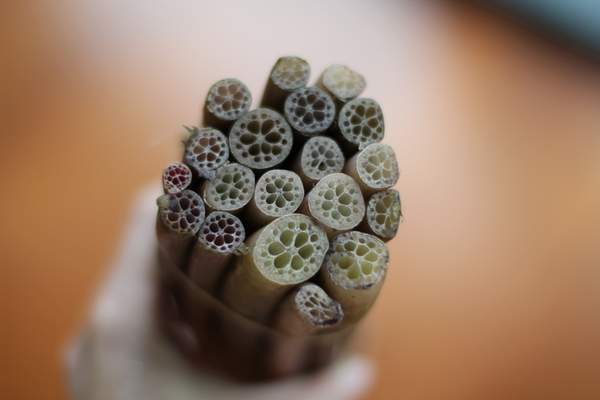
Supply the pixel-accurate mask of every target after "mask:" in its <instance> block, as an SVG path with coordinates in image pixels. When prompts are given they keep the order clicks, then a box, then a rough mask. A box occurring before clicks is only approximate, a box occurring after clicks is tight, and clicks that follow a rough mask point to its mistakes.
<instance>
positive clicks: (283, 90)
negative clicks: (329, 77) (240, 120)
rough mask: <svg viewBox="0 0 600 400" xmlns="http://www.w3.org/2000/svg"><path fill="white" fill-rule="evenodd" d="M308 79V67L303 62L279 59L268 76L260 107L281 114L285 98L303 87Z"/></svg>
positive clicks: (288, 58)
mask: <svg viewBox="0 0 600 400" xmlns="http://www.w3.org/2000/svg"><path fill="white" fill-rule="evenodd" d="M309 78H310V65H309V64H308V63H307V62H306V61H305V60H303V59H302V58H299V57H291V56H290V57H280V58H279V59H278V60H277V62H276V63H275V65H274V66H273V69H272V70H271V73H270V74H269V80H268V81H267V86H266V88H265V90H264V92H263V98H262V101H261V106H262V107H270V108H273V109H275V110H277V111H280V112H282V111H283V103H284V102H285V99H286V97H287V96H288V95H289V94H290V93H291V92H293V91H294V90H298V89H300V88H303V87H305V86H306V84H307V83H308V79H309Z"/></svg>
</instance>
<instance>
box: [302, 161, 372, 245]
mask: <svg viewBox="0 0 600 400" xmlns="http://www.w3.org/2000/svg"><path fill="white" fill-rule="evenodd" d="M300 209H301V211H302V212H303V213H305V214H306V215H309V216H311V217H313V218H314V219H315V220H316V221H317V222H318V223H319V225H320V226H321V227H322V228H323V230H324V231H325V232H326V233H327V236H328V237H330V238H332V237H334V236H336V235H338V234H339V233H341V232H345V231H348V230H350V229H353V228H354V227H356V226H357V225H358V224H359V223H360V222H361V221H362V219H363V217H364V215H365V202H364V199H363V196H362V193H361V191H360V187H359V186H358V184H357V183H356V182H355V181H354V179H352V178H351V177H350V176H348V175H346V174H342V173H335V174H330V175H327V176H325V177H324V178H323V179H321V180H320V181H319V182H318V183H317V184H316V185H315V187H314V188H313V189H312V190H311V191H310V192H309V193H308V195H306V197H305V198H304V201H303V203H302V206H301V208H300Z"/></svg>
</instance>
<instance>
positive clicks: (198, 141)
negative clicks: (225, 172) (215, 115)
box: [183, 128, 229, 177]
mask: <svg viewBox="0 0 600 400" xmlns="http://www.w3.org/2000/svg"><path fill="white" fill-rule="evenodd" d="M228 157H229V145H228V144H227V138H226V137H225V135H223V134H222V133H221V131H219V130H217V129H214V128H193V129H191V130H190V136H189V138H188V139H187V141H186V142H185V152H184V156H183V158H184V161H185V163H186V164H187V165H189V166H190V167H192V168H193V169H194V170H195V171H196V173H198V175H200V176H201V177H207V175H211V174H210V171H213V170H215V169H217V168H219V167H220V166H221V165H223V164H224V163H225V162H226V161H227V158H228Z"/></svg>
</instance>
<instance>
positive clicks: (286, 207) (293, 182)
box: [244, 169, 304, 227]
mask: <svg viewBox="0 0 600 400" xmlns="http://www.w3.org/2000/svg"><path fill="white" fill-rule="evenodd" d="M303 199H304V187H303V185H302V181H301V180H300V177H299V176H298V175H296V174H295V173H293V172H292V171H287V170H284V169H274V170H270V171H268V172H266V173H265V174H263V176H261V177H260V179H259V180H258V182H256V188H255V190H254V196H253V197H252V200H251V201H250V204H249V205H248V208H247V209H246V211H245V214H244V216H245V218H246V220H247V221H249V222H250V223H251V224H252V225H253V226H256V227H262V226H264V225H266V224H268V223H269V222H271V221H273V220H274V219H275V218H278V217H282V216H284V215H287V214H291V213H294V212H296V210H297V209H298V207H300V204H301V203H302V200H303Z"/></svg>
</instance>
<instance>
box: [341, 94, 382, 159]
mask: <svg viewBox="0 0 600 400" xmlns="http://www.w3.org/2000/svg"><path fill="white" fill-rule="evenodd" d="M338 125H339V127H340V131H341V133H342V135H343V136H344V138H345V139H346V140H348V141H349V142H350V143H353V144H355V145H357V146H359V147H360V148H363V147H365V146H367V145H369V144H371V143H375V142H380V141H381V139H383V135H384V132H385V124H384V121H383V112H382V111H381V107H380V106H379V104H378V103H377V102H376V101H375V100H373V99H367V98H360V99H354V100H351V101H349V102H348V103H346V104H345V105H344V107H342V109H341V111H340V116H339V118H338Z"/></svg>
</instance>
